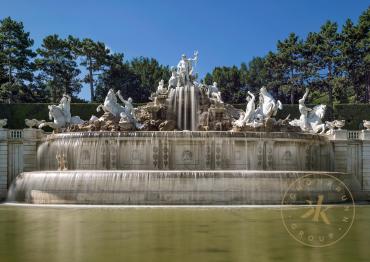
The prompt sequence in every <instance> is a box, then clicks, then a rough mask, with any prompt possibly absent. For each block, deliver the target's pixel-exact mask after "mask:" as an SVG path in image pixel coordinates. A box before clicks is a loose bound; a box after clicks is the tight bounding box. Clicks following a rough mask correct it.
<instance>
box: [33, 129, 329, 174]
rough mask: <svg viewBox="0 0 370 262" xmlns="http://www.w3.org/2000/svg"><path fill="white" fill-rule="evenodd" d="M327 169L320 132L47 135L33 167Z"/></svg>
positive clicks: (326, 146)
mask: <svg viewBox="0 0 370 262" xmlns="http://www.w3.org/2000/svg"><path fill="white" fill-rule="evenodd" d="M58 154H59V155H61V154H63V155H64V156H65V158H66V162H67V163H66V166H67V168H68V169H69V170H288V171H308V170H310V171H313V170H316V171H319V170H320V171H332V170H333V153H332V146H331V144H330V142H329V141H328V140H327V138H326V137H325V136H321V135H317V134H308V133H294V132H217V131H211V132H201V131H198V132H195V131H191V132H189V131H170V132H81V133H62V134H53V135H49V136H48V137H47V138H46V139H45V141H44V142H43V143H42V144H41V145H40V146H39V147H38V165H39V170H57V169H58V161H57V159H56V156H57V155H58Z"/></svg>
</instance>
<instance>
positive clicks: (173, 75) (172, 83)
mask: <svg viewBox="0 0 370 262" xmlns="http://www.w3.org/2000/svg"><path fill="white" fill-rule="evenodd" d="M178 79H179V78H178V76H177V73H176V68H175V67H174V66H171V78H170V80H168V89H170V88H175V87H176V86H177V83H178Z"/></svg>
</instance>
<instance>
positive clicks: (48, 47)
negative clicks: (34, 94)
mask: <svg viewBox="0 0 370 262" xmlns="http://www.w3.org/2000/svg"><path fill="white" fill-rule="evenodd" d="M37 53H38V55H39V58H37V59H36V60H35V62H36V66H37V68H38V70H40V76H41V77H42V78H43V79H44V81H45V83H46V86H48V87H49V88H50V89H51V95H52V101H53V102H56V101H57V100H58V98H60V97H61V95H62V94H63V93H67V94H69V95H72V96H76V95H77V94H78V93H79V92H80V90H81V83H80V81H79V79H78V76H79V74H80V70H79V69H78V65H77V63H76V55H75V54H74V53H73V45H72V43H71V42H70V41H69V40H68V39H66V40H64V39H61V38H59V36H58V35H50V36H47V37H45V38H44V39H43V43H42V45H41V48H39V49H37Z"/></svg>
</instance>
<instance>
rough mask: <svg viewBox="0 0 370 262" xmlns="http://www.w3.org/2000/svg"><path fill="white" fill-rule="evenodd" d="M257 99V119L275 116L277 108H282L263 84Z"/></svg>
mask: <svg viewBox="0 0 370 262" xmlns="http://www.w3.org/2000/svg"><path fill="white" fill-rule="evenodd" d="M259 100H260V101H259V105H258V108H257V109H256V112H255V118H256V119H257V120H258V121H263V120H266V119H269V118H271V117H273V116H275V115H276V113H277V111H278V110H279V109H280V110H281V109H283V104H282V103H281V102H280V101H279V100H278V101H276V100H275V99H274V98H273V96H272V95H271V94H270V93H269V92H268V91H267V89H266V87H264V86H263V87H261V89H260V93H259Z"/></svg>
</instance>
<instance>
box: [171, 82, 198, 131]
mask: <svg viewBox="0 0 370 262" xmlns="http://www.w3.org/2000/svg"><path fill="white" fill-rule="evenodd" d="M168 103H169V107H168V108H169V115H171V116H172V117H174V119H175V120H176V123H177V128H178V129H179V130H191V131H196V130H198V110H199V88H198V87H196V86H194V85H191V86H189V85H187V86H178V87H176V88H175V89H171V91H170V94H169V101H168Z"/></svg>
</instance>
